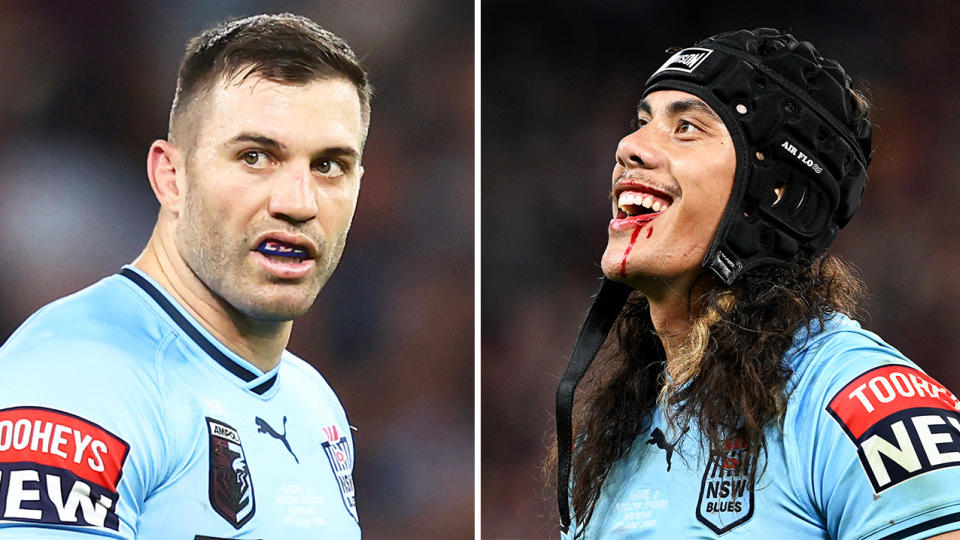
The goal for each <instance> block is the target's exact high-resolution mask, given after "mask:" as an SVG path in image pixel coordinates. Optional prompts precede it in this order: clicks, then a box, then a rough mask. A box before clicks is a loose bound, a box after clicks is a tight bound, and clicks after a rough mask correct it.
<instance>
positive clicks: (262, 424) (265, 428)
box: [254, 416, 300, 464]
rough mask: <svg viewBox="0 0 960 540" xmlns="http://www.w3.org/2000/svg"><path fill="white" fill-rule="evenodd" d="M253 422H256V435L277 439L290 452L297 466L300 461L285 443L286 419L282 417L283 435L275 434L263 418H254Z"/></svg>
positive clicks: (288, 444)
mask: <svg viewBox="0 0 960 540" xmlns="http://www.w3.org/2000/svg"><path fill="white" fill-rule="evenodd" d="M254 420H256V422H257V426H258V428H259V429H257V433H266V434H267V435H269V436H271V437H273V438H274V439H278V440H279V441H280V442H282V443H283V445H284V446H286V447H287V451H288V452H290V455H291V456H293V460H294V461H296V462H297V464H299V463H300V460H299V459H297V455H296V454H294V453H293V449H292V448H290V443H288V442H287V417H286V416H284V417H283V435H281V434H279V433H277V431H276V430H275V429H273V428H272V427H270V424H268V423H267V421H266V420H264V419H263V418H260V417H259V416H255V417H254Z"/></svg>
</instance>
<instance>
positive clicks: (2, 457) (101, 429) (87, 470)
mask: <svg viewBox="0 0 960 540" xmlns="http://www.w3.org/2000/svg"><path fill="white" fill-rule="evenodd" d="M7 345H8V346H5V347H4V348H3V349H0V373H2V374H3V375H2V376H3V391H2V392H0V539H4V538H17V539H30V538H73V537H77V538H93V537H97V538H104V537H107V538H123V539H127V538H134V537H135V535H136V526H137V516H138V514H139V509H140V508H141V506H142V504H143V502H144V500H145V498H146V497H147V495H148V493H149V490H150V487H151V486H152V485H156V483H157V482H158V480H159V478H158V476H159V475H161V474H162V471H160V470H158V465H157V464H161V463H164V462H165V456H164V455H163V454H164V443H163V435H162V433H160V426H161V425H162V418H161V417H162V411H161V407H159V406H158V405H157V404H158V403H160V396H159V392H158V390H157V385H156V382H155V380H153V378H152V377H151V374H150V372H149V369H147V368H148V366H149V365H150V362H151V361H152V358H148V359H147V361H146V362H145V363H143V362H141V361H140V360H139V359H137V360H133V359H131V351H128V350H123V349H121V348H119V347H117V346H115V345H111V344H104V343H98V342H93V341H89V340H84V339H82V338H69V337H67V338H63V337H59V336H50V338H49V339H44V340H31V341H30V343H29V344H21V343H13V344H10V343H8V344H7ZM142 364H145V366H143V365H142ZM145 367H146V368H145Z"/></svg>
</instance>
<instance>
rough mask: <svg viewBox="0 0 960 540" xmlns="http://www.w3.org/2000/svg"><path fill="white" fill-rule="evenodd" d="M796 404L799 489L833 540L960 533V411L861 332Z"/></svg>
mask: <svg viewBox="0 0 960 540" xmlns="http://www.w3.org/2000/svg"><path fill="white" fill-rule="evenodd" d="M810 354H811V355H812V356H813V360H812V361H811V362H810V363H809V367H808V369H807V373H805V374H804V375H803V376H802V377H801V382H800V383H799V384H798V386H797V388H796V389H795V391H794V394H793V395H792V396H791V398H790V404H789V405H788V409H792V411H791V412H788V415H787V420H786V422H787V424H786V425H787V426H792V427H793V430H794V433H793V434H792V435H793V437H794V438H795V443H796V446H795V448H796V454H795V455H794V456H792V459H794V460H795V463H796V467H795V468H794V474H795V477H794V482H795V485H797V486H798V489H799V491H801V492H802V497H801V498H802V499H804V500H806V501H807V502H808V503H809V506H810V508H809V510H810V511H811V513H812V514H813V515H816V516H819V517H820V518H821V519H822V520H823V522H824V524H825V526H826V529H827V533H828V534H829V536H830V537H831V538H838V539H847V538H851V539H860V538H864V539H872V538H927V537H929V536H933V535H936V534H940V533H944V532H948V531H952V530H958V529H960V488H958V486H960V412H958V411H960V402H958V400H957V398H956V397H955V396H954V395H953V394H952V393H951V392H950V391H949V390H947V389H946V388H944V387H943V385H941V384H940V383H938V382H937V381H936V380H934V379H933V378H932V377H930V376H929V375H927V374H926V373H924V372H923V371H921V370H920V369H918V368H917V367H916V366H915V365H914V364H912V363H911V362H910V361H909V360H907V359H905V358H904V357H902V356H901V355H899V353H897V351H896V350H894V349H892V348H890V347H889V346H888V345H886V344H884V343H882V342H880V341H878V340H875V339H873V338H872V337H871V336H870V335H868V334H866V333H861V332H840V333H837V334H834V335H833V336H831V337H829V338H827V339H826V341H825V342H823V343H820V344H818V345H817V347H816V350H815V352H812V353H810Z"/></svg>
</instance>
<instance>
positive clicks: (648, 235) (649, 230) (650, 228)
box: [647, 225, 653, 238]
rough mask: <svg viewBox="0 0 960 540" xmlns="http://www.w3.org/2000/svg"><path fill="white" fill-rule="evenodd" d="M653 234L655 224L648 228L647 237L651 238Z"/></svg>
mask: <svg viewBox="0 0 960 540" xmlns="http://www.w3.org/2000/svg"><path fill="white" fill-rule="evenodd" d="M651 234H653V225H651V226H650V227H649V228H648V229H647V238H650V235H651Z"/></svg>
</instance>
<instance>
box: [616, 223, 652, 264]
mask: <svg viewBox="0 0 960 540" xmlns="http://www.w3.org/2000/svg"><path fill="white" fill-rule="evenodd" d="M644 225H645V224H644V223H641V224H639V225H637V228H635V229H633V234H632V235H630V243H629V244H627V249H625V250H624V251H623V260H622V261H620V277H627V255H630V250H631V249H633V244H635V243H636V242H637V236H639V235H640V229H642V228H643V226H644ZM651 230H652V229H651ZM649 236H650V233H647V237H649Z"/></svg>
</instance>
